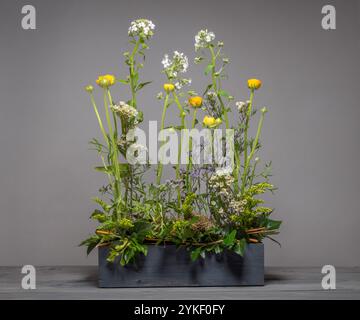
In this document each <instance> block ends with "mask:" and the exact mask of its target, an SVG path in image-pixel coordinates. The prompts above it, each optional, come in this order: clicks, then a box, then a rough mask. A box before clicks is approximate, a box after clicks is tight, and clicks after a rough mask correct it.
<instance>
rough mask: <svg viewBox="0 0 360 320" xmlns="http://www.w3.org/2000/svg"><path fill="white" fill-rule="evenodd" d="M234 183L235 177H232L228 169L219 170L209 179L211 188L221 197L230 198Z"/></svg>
mask: <svg viewBox="0 0 360 320" xmlns="http://www.w3.org/2000/svg"><path fill="white" fill-rule="evenodd" d="M233 182H234V177H233V176H232V175H231V170H230V169H227V168H221V169H217V170H216V172H215V173H214V174H213V175H212V176H211V178H210V179H209V186H210V188H211V189H213V190H216V192H218V193H219V195H221V196H225V197H229V196H230V193H229V191H230V188H231V185H232V183H233Z"/></svg>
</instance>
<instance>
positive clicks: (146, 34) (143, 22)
mask: <svg viewBox="0 0 360 320" xmlns="http://www.w3.org/2000/svg"><path fill="white" fill-rule="evenodd" d="M154 29H155V25H154V24H153V23H152V21H150V20H147V19H137V20H134V21H132V22H131V24H130V27H129V32H128V33H129V36H133V37H135V36H139V37H141V38H146V39H149V38H151V37H152V36H153V35H154Z"/></svg>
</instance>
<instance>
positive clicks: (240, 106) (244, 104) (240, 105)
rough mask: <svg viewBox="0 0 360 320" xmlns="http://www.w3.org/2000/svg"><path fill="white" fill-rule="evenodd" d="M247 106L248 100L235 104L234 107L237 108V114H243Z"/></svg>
mask: <svg viewBox="0 0 360 320" xmlns="http://www.w3.org/2000/svg"><path fill="white" fill-rule="evenodd" d="M249 104H250V101H249V100H247V101H246V102H244V101H238V102H235V105H236V107H237V108H238V111H239V112H244V111H245V110H246V109H247V108H248V106H249Z"/></svg>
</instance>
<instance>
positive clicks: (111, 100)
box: [107, 89, 118, 137]
mask: <svg viewBox="0 0 360 320" xmlns="http://www.w3.org/2000/svg"><path fill="white" fill-rule="evenodd" d="M107 95H108V99H109V104H110V105H113V99H112V97H111V93H110V90H109V89H107ZM112 116H113V121H114V131H115V137H117V132H118V130H117V120H116V114H115V113H114V112H112Z"/></svg>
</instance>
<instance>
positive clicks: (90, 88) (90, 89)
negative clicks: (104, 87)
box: [85, 84, 94, 93]
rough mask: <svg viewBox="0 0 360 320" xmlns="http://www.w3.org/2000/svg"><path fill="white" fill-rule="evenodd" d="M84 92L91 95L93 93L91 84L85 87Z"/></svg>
mask: <svg viewBox="0 0 360 320" xmlns="http://www.w3.org/2000/svg"><path fill="white" fill-rule="evenodd" d="M85 91H86V92H89V93H92V92H93V91H94V87H93V86H92V85H91V84H89V85H87V86H86V87H85Z"/></svg>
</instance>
